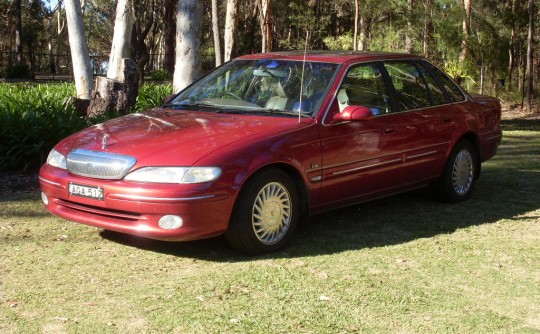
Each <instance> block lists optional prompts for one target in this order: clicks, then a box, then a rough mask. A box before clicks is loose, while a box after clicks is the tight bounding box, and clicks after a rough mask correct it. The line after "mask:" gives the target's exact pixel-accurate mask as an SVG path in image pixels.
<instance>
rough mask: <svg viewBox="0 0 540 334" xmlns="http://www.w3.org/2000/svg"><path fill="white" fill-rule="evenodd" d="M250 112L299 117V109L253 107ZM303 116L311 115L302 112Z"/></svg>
mask: <svg viewBox="0 0 540 334" xmlns="http://www.w3.org/2000/svg"><path fill="white" fill-rule="evenodd" d="M250 112H254V113H257V112H258V113H264V114H276V115H288V116H296V117H298V111H288V110H281V109H271V108H261V109H252V110H250ZM300 116H301V117H311V116H310V115H307V114H304V113H302V112H300Z"/></svg>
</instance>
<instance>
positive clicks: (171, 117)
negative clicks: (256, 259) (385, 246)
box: [40, 52, 502, 254]
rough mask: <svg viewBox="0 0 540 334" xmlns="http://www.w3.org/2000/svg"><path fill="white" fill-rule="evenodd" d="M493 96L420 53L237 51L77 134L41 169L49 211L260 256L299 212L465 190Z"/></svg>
mask: <svg viewBox="0 0 540 334" xmlns="http://www.w3.org/2000/svg"><path fill="white" fill-rule="evenodd" d="M500 116H501V108H500V104H499V102H498V100H496V99H494V98H491V97H486V96H479V95H472V94H468V93H466V92H464V91H463V89H461V88H460V87H459V86H458V85H457V84H456V83H454V82H453V81H452V79H450V78H449V77H448V76H447V75H446V74H444V73H443V72H442V71H441V70H439V69H438V68H436V67H435V66H433V65H432V64H430V63H429V62H427V61H426V60H425V59H422V58H421V57H417V56H412V55H405V54H391V53H354V52H343V53H326V52H310V53H308V54H307V55H305V58H304V54H301V53H296V52H291V53H289V52H287V53H271V54H257V55H250V56H243V57H240V58H237V59H235V60H233V61H231V62H228V63H226V64H225V65H223V66H221V67H219V68H216V69H215V70H214V71H212V72H210V73H209V74H207V75H206V76H204V77H203V78H201V79H200V80H198V81H197V82H195V83H193V84H192V85H191V86H189V87H187V88H186V89H184V90H183V91H181V92H180V93H178V94H177V95H176V96H175V97H174V98H172V99H171V100H170V101H169V102H167V103H166V104H165V105H164V106H163V107H161V108H155V109H152V110H149V111H146V112H144V113H139V114H131V115H127V116H124V117H120V118H117V119H113V120H110V121H107V122H105V123H102V124H98V125H96V126H92V127H90V128H88V129H86V130H83V131H81V132H78V133H76V134H74V135H72V136H70V137H68V138H66V139H64V140H63V141H61V142H60V143H59V144H57V145H56V146H55V148H54V149H53V150H52V151H51V153H50V154H49V157H48V159H47V163H46V164H44V165H43V167H42V168H41V171H40V184H41V189H42V198H43V201H44V203H45V205H46V207H47V209H48V210H49V211H50V212H52V213H53V214H55V215H58V216H60V217H63V218H66V219H69V220H72V221H76V222H79V223H83V224H88V225H92V226H96V227H100V228H104V229H108V230H114V231H119V232H123V233H128V234H134V235H138V236H143V237H148V238H153V239H160V240H170V241H182V240H193V239H200V238H206V237H211V236H215V235H219V234H223V233H224V234H225V237H226V239H227V241H228V242H229V243H230V245H231V246H232V247H234V248H236V249H239V250H241V251H244V252H247V253H253V254H255V253H265V252H272V251H276V250H278V249H280V248H282V247H283V246H284V245H285V244H286V243H287V242H288V241H289V239H290V238H291V235H292V234H293V232H294V230H295V229H296V227H297V225H298V222H299V220H300V219H301V217H303V216H306V215H310V214H314V213H319V212H322V211H326V210H331V209H333V208H336V207H341V206H344V205H350V204H354V203H359V202H363V201H366V200H370V199H374V198H380V197H383V196H388V195H391V194H395V193H398V192H403V191H407V190H411V189H414V188H418V187H422V186H426V185H431V186H432V187H433V188H434V189H435V190H436V192H437V193H438V194H439V195H440V197H442V198H444V199H446V200H448V201H451V202H458V201H462V200H465V199H467V198H468V197H469V196H470V194H471V192H472V190H473V187H474V184H475V181H476V179H477V178H478V176H479V174H480V165H481V163H482V162H483V161H485V160H487V159H489V158H491V157H492V156H493V155H495V153H496V150H497V147H498V145H499V143H500V141H501V137H502V133H501V129H500Z"/></svg>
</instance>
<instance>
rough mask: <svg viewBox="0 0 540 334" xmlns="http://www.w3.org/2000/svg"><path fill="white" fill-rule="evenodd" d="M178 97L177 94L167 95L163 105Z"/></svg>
mask: <svg viewBox="0 0 540 334" xmlns="http://www.w3.org/2000/svg"><path fill="white" fill-rule="evenodd" d="M175 97H176V94H171V95H167V96H166V97H165V99H164V100H163V104H167V103H169V102H171V101H172V100H173V99H174V98H175Z"/></svg>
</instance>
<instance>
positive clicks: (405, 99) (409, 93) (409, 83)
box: [384, 62, 431, 111]
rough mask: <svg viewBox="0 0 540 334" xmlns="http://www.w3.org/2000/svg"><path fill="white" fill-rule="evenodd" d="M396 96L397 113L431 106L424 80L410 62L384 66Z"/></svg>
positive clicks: (390, 63)
mask: <svg viewBox="0 0 540 334" xmlns="http://www.w3.org/2000/svg"><path fill="white" fill-rule="evenodd" d="M384 66H385V67H386V70H387V71H388V74H389V75H390V79H392V84H393V85H394V89H395V91H396V94H397V99H398V107H399V111H406V110H414V109H421V108H426V107H429V106H431V97H430V94H429V92H428V90H427V88H426V84H425V82H424V78H423V77H422V75H421V74H420V71H419V70H418V69H417V68H416V66H414V64H413V63H412V62H388V63H386V64H385V65H384Z"/></svg>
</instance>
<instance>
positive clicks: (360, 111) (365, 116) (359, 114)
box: [332, 106, 373, 123]
mask: <svg viewBox="0 0 540 334" xmlns="http://www.w3.org/2000/svg"><path fill="white" fill-rule="evenodd" d="M372 118H373V113H372V112H371V109H369V108H368V107H364V106H347V107H346V108H345V109H343V111H342V112H340V113H337V114H335V115H334V118H333V119H332V123H340V122H360V121H369V120H370V119H372Z"/></svg>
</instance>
